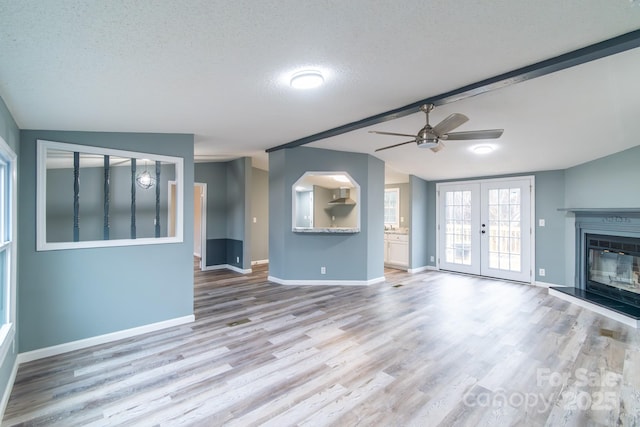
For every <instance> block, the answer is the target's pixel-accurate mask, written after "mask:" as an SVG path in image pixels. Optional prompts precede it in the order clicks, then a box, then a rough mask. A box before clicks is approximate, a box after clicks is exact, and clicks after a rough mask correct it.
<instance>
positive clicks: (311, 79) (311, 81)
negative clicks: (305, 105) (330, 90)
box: [289, 70, 324, 89]
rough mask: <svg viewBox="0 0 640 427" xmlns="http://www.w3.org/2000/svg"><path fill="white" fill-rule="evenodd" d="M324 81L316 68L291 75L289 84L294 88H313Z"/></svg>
mask: <svg viewBox="0 0 640 427" xmlns="http://www.w3.org/2000/svg"><path fill="white" fill-rule="evenodd" d="M322 83H324V77H322V73H321V72H320V71H316V70H304V71H299V72H297V73H295V74H294V75H293V76H291V81H290V82H289V84H290V85H291V87H292V88H294V89H313V88H316V87H318V86H320V85H321V84H322Z"/></svg>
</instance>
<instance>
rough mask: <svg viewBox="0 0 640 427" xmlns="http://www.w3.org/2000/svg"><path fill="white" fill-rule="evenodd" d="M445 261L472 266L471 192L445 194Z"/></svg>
mask: <svg viewBox="0 0 640 427" xmlns="http://www.w3.org/2000/svg"><path fill="white" fill-rule="evenodd" d="M445 203H446V206H445V217H446V218H445V221H444V223H445V244H446V248H445V259H446V262H447V263H451V264H462V265H471V191H447V192H446V193H445Z"/></svg>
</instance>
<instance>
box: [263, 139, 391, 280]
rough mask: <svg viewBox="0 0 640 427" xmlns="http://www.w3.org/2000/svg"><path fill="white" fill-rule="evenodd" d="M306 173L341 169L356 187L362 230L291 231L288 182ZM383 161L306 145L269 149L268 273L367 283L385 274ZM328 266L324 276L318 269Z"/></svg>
mask: <svg viewBox="0 0 640 427" xmlns="http://www.w3.org/2000/svg"><path fill="white" fill-rule="evenodd" d="M307 171H336V172H337V171H345V172H347V173H349V175H351V177H353V178H354V179H355V180H356V181H357V182H358V184H359V185H360V191H361V194H360V215H361V216H360V232H359V233H355V234H323V233H294V232H293V231H292V230H291V228H292V226H291V224H292V190H291V188H292V185H293V184H294V183H295V182H296V181H297V180H298V178H300V177H301V176H302V175H303V174H304V173H305V172H307ZM383 203H384V163H383V162H382V161H381V160H379V159H376V158H375V157H372V156H369V155H366V154H359V153H348V152H341V151H333V150H324V149H318V148H310V147H297V148H293V149H285V150H279V151H276V152H272V153H269V234H270V237H269V261H270V265H269V275H270V276H272V277H274V278H277V279H281V280H292V281H306V280H318V281H325V282H326V281H354V282H365V281H370V280H377V279H380V278H382V277H384V267H383V262H384V261H383V255H384V254H383V244H384V235H383V232H382V231H383V229H384V220H383ZM322 266H324V267H326V274H321V273H320V267H322Z"/></svg>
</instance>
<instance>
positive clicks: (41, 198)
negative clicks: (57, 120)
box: [36, 140, 184, 251]
mask: <svg viewBox="0 0 640 427" xmlns="http://www.w3.org/2000/svg"><path fill="white" fill-rule="evenodd" d="M47 149H55V150H65V151H72V152H73V151H79V152H82V153H89V154H99V155H110V156H115V157H128V158H138V159H147V160H149V161H161V162H166V163H173V164H174V165H175V176H176V180H175V181H176V182H177V183H178V185H177V186H176V209H177V211H176V235H175V236H171V237H148V238H139V239H114V240H89V241H80V242H47V222H46V218H47ZM36 186H37V188H36V193H37V197H36V250H37V251H51V250H60V249H82V248H102V247H113V246H137V245H159V244H165V243H182V242H183V233H184V220H183V215H184V191H183V188H184V160H183V159H182V158H181V157H173V156H163V155H159V154H150V153H139V152H135V151H125V150H114V149H110V148H103V147H93V146H88V145H78V144H67V143H64V142H55V141H46V140H38V156H37V181H36Z"/></svg>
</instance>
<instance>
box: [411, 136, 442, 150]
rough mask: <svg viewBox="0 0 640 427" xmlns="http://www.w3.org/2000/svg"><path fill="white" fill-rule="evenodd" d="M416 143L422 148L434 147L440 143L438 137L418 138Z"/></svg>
mask: <svg viewBox="0 0 640 427" xmlns="http://www.w3.org/2000/svg"><path fill="white" fill-rule="evenodd" d="M416 144H417V145H418V147H420V148H433V147H436V146H437V145H438V139H437V138H435V139H418V140H416Z"/></svg>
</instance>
